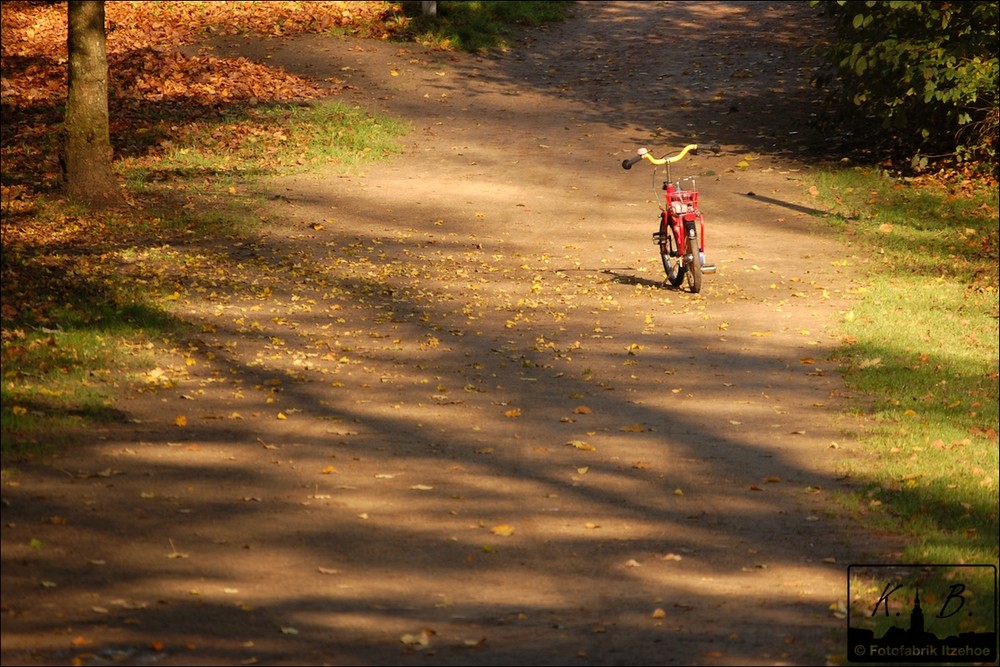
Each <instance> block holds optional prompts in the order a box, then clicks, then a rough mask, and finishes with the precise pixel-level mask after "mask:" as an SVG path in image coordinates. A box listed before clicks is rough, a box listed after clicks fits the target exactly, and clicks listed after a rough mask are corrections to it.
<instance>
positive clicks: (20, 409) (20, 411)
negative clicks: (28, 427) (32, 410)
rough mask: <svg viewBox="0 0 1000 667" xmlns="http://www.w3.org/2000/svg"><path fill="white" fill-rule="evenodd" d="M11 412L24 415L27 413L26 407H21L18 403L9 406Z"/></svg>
mask: <svg viewBox="0 0 1000 667" xmlns="http://www.w3.org/2000/svg"><path fill="white" fill-rule="evenodd" d="M11 412H13V413H14V414H15V415H26V414H28V408H25V407H22V406H20V405H15V406H14V407H13V408H11Z"/></svg>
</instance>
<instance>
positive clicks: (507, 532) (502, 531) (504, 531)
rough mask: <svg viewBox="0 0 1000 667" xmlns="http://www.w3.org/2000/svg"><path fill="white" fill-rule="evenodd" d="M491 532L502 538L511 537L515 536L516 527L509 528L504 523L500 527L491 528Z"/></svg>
mask: <svg viewBox="0 0 1000 667" xmlns="http://www.w3.org/2000/svg"><path fill="white" fill-rule="evenodd" d="M490 532H491V533H493V534H494V535H500V536H501V537H510V536H511V535H513V534H514V526H508V525H507V524H505V523H502V524H500V525H498V526H493V527H492V528H490Z"/></svg>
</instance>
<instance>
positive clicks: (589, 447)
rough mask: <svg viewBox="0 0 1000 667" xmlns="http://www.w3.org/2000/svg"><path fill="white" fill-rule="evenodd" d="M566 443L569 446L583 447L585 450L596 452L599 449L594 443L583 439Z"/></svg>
mask: <svg viewBox="0 0 1000 667" xmlns="http://www.w3.org/2000/svg"><path fill="white" fill-rule="evenodd" d="M566 445H567V446H569V447H576V448H577V449H582V450H583V451H585V452H596V451H597V447H594V446H593V445H590V444H587V443H586V442H584V441H583V440H570V441H569V442H567V443H566Z"/></svg>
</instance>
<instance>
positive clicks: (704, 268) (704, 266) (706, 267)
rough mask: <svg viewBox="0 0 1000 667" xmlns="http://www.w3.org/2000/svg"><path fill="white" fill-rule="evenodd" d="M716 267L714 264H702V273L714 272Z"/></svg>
mask: <svg viewBox="0 0 1000 667" xmlns="http://www.w3.org/2000/svg"><path fill="white" fill-rule="evenodd" d="M717 270H718V269H716V268H715V264H702V266H701V272H702V273H715V272H716V271H717Z"/></svg>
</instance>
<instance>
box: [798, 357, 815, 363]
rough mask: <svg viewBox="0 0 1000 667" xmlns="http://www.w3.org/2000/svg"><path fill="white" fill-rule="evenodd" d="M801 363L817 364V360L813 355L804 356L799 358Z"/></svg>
mask: <svg viewBox="0 0 1000 667" xmlns="http://www.w3.org/2000/svg"><path fill="white" fill-rule="evenodd" d="M799 363H800V364H815V363H816V360H815V359H813V358H812V357H804V358H802V359H799Z"/></svg>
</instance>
